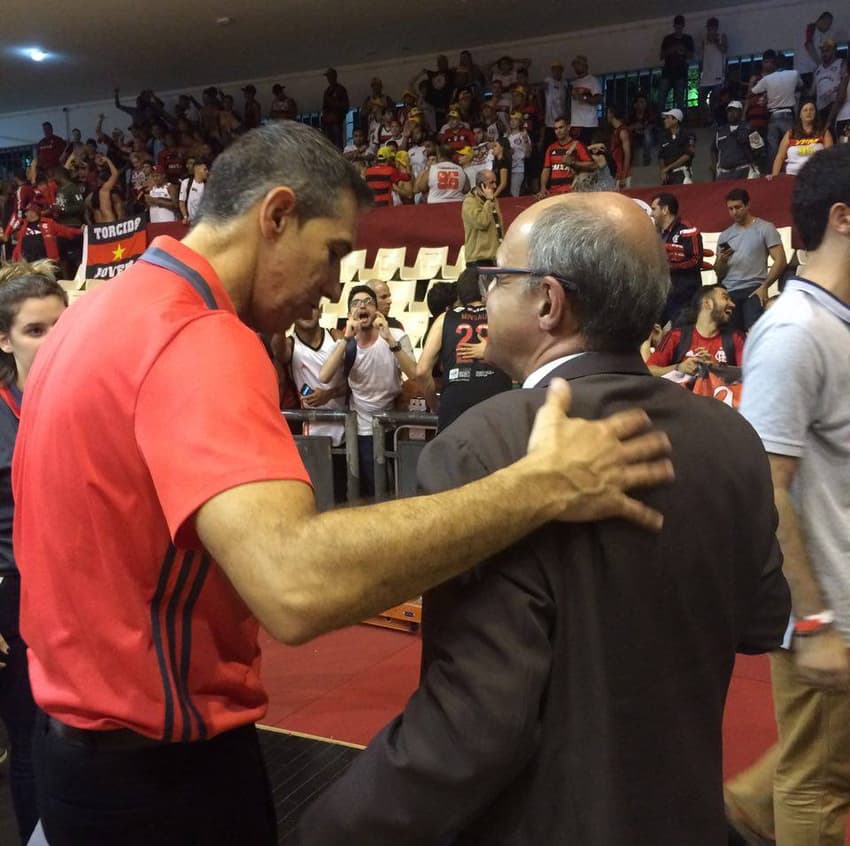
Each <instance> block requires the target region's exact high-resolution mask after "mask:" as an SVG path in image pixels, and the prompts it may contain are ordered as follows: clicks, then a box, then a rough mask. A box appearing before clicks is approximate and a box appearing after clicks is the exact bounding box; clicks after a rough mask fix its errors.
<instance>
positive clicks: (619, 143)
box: [605, 105, 632, 189]
mask: <svg viewBox="0 0 850 846" xmlns="http://www.w3.org/2000/svg"><path fill="white" fill-rule="evenodd" d="M605 117H606V120H607V121H608V125H609V126H610V127H611V143H610V144H609V145H608V149H609V150H610V153H611V158H612V159H613V160H614V177H615V178H616V180H617V187H618V188H621V189H623V188H631V185H632V135H631V132H629V128H628V126H626V121H625V119H624V115H623V110H622V109H621V108H620V107H619V106H615V105H609V106H608V111H607V113H606V115H605Z"/></svg>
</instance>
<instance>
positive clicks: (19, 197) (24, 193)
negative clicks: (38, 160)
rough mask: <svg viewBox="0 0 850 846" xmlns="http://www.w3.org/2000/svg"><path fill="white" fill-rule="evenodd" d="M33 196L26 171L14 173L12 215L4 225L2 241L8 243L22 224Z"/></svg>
mask: <svg viewBox="0 0 850 846" xmlns="http://www.w3.org/2000/svg"><path fill="white" fill-rule="evenodd" d="M33 196H34V195H33V188H32V185H31V184H30V181H29V179H28V178H27V173H26V171H25V170H17V171H15V197H14V204H13V206H12V213H11V214H10V215H9V221H8V223H7V224H6V230H5V232H4V235H5V239H4V240H7V241H8V240H9V239H10V238H11V237H12V235H13V234H14V233H15V232H17V231H18V229H19V228H20V226H21V224H22V223H23V222H24V213H25V212H26V209H27V206H28V205H29V204H30V203H31V202H32V201H33Z"/></svg>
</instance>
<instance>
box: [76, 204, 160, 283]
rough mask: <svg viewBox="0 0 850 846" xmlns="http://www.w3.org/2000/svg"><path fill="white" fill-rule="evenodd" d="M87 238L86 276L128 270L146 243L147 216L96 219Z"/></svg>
mask: <svg viewBox="0 0 850 846" xmlns="http://www.w3.org/2000/svg"><path fill="white" fill-rule="evenodd" d="M86 234H87V237H86V239H85V253H84V255H85V258H84V260H83V266H84V267H85V274H86V279H112V277H113V276H117V275H118V274H119V273H120V272H121V271H122V270H126V269H127V268H128V267H129V266H130V265H131V264H132V263H133V262H134V261H135V260H136V259H137V258H138V257H139V256H140V255H141V254H142V253H143V252H144V251H145V247H146V246H147V236H146V234H145V219H144V218H143V217H142V216H141V215H140V216H138V217H130V218H127V219H126V220H117V221H115V223H95V224H94V225H93V226H89V227H88V231H87V233H86Z"/></svg>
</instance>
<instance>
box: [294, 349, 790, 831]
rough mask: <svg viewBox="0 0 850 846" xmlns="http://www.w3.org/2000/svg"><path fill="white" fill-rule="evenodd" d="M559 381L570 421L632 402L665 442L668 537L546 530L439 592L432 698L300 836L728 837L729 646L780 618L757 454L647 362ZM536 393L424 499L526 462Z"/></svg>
mask: <svg viewBox="0 0 850 846" xmlns="http://www.w3.org/2000/svg"><path fill="white" fill-rule="evenodd" d="M552 375H560V376H563V377H565V378H567V379H569V380H570V381H571V386H572V389H573V405H572V409H571V412H570V413H571V414H572V415H574V416H577V417H585V418H598V417H602V416H605V415H608V414H611V413H613V412H615V411H618V410H621V409H624V408H629V407H635V406H637V407H642V408H644V409H645V410H646V411H647V412H648V413H649V415H650V417H651V418H652V421H653V423H654V425H655V426H656V427H657V428H659V429H661V430H663V431H665V432H667V433H668V435H669V437H670V440H671V442H672V445H673V461H674V466H675V470H676V480H675V482H673V483H672V484H670V485H667V486H664V487H659V488H655V489H652V490H649V491H646V492H644V493H643V494H642V498H643V499H644V500H645V501H646V502H648V503H649V504H651V505H652V506H654V507H655V508H658V509H660V511H661V512H662V513H663V514H664V517H665V522H664V528H663V530H662V531H661V532H660V533H659V534H653V533H650V532H647V531H643V530H641V529H638V528H636V527H634V526H632V525H631V524H629V523H626V522H624V521H622V520H608V521H605V522H601V523H588V524H558V523H550V524H548V525H546V526H544V527H543V528H541V529H539V530H538V531H536V532H534V533H533V534H532V535H530V536H529V537H527V538H525V539H524V540H523V541H521V542H519V543H517V544H515V545H514V546H513V547H511V548H510V549H508V550H506V551H505V552H504V553H502V554H500V555H498V556H496V557H495V558H494V559H493V560H491V561H489V562H485V563H484V564H482V565H480V566H478V567H476V568H475V569H474V570H472V571H470V572H468V573H466V574H464V575H463V576H460V577H458V578H456V579H453V580H451V581H450V582H447V583H446V584H444V585H442V586H440V587H438V588H436V589H435V590H432V591H431V592H430V593H428V594H427V595H426V597H425V607H424V609H423V660H422V676H421V681H420V687H419V689H418V690H417V691H416V693H415V694H414V695H413V696H412V697H411V699H410V701H409V702H408V704H407V707H406V708H405V711H404V713H403V714H402V715H401V716H400V717H398V718H397V719H396V720H394V721H393V722H392V723H391V724H390V725H389V726H387V727H386V728H385V729H384V730H383V731H382V732H381V733H380V734H379V735H378V736H377V737H376V738H375V739H374V740H373V742H372V743H371V744H370V746H369V747H368V749H367V750H366V751H365V752H363V753H362V754H361V755H360V756H359V757H358V758H357V760H356V761H355V762H354V764H353V765H352V767H351V768H350V770H349V771H348V772H347V773H346V774H345V776H343V778H342V779H341V780H340V781H339V782H337V783H336V784H334V785H332V786H331V788H330V789H329V790H328V791H327V792H326V793H325V794H323V795H322V796H320V797H319V799H318V801H317V802H316V803H315V805H314V806H313V807H312V808H311V809H310V810H309V811H308V812H307V814H306V815H305V817H304V818H303V820H302V826H301V832H302V836H303V842H304V843H307V844H336V843H352V844H354V843H356V844H360V843H363V844H367V843H368V844H370V846H378V844H398V843H400V842H404V843H405V844H487V846H492V844H510V846H522V844H529V846H530V844H535V846H540V844H546V845H547V846H550V844H571V846H630V844H634V846H658V844H663V843H664V844H666V843H687V844H688V846H721V844H725V843H726V826H725V820H724V813H723V797H722V774H721V722H722V717H723V706H724V701H725V697H726V691H727V687H728V684H729V679H730V677H731V673H732V668H733V664H734V660H735V652H736V651H743V652H761V651H765V650H769V649H774V648H776V647H777V646H778V645H779V644H780V642H781V638H782V634H783V631H784V629H785V626H786V623H787V621H788V615H789V611H790V597H789V592H788V586H787V584H786V582H785V579H784V577H783V575H782V571H781V563H782V561H781V554H780V552H779V548H778V544H777V542H776V537H775V530H776V522H777V520H776V512H775V509H774V505H773V490H772V485H771V478H770V470H769V465H768V461H767V457H766V455H765V452H764V449H763V448H762V446H761V443H760V441H759V439H758V436H757V435H756V434H755V432H754V431H753V429H752V428H751V427H750V426H749V424H748V423H747V422H746V421H745V420H744V418H743V417H741V416H740V415H739V414H737V413H736V412H735V411H733V410H731V409H729V408H728V407H726V406H725V405H724V404H723V403H720V402H717V401H716V400H713V399H706V398H701V397H695V396H693V395H692V394H690V393H689V392H688V391H686V390H683V389H682V388H681V387H678V386H676V385H673V384H671V383H670V382H668V381H666V380H663V379H656V378H653V377H651V376H650V375H649V373H648V372H647V370H646V368H645V366H644V364H643V362H642V361H641V360H640V359H639V358H638V357H637V356H632V355H611V354H603V353H587V354H585V355H583V356H581V357H579V358H577V359H573V360H572V361H569V362H567V363H565V364H563V365H562V366H561V367H560V368H558V369H557V370H556V371H555V372H554V373H553V374H552ZM550 378H551V377H550ZM546 383H548V379H547V380H546ZM543 397H544V391H543V390H540V389H531V390H522V391H511V392H508V393H504V394H500V395H498V396H496V397H493V398H492V399H490V400H488V401H486V402H485V403H482V404H481V405H479V406H476V407H474V408H472V409H471V410H470V411H468V412H466V414H464V415H463V416H461V417H460V418H459V419H458V421H456V422H455V423H454V424H453V425H452V426H450V427H448V428H447V429H446V431H445V432H444V433H442V434H441V435H440V436H439V437H438V438H436V439H435V440H434V441H433V442H432V443H431V444H430V445H429V446H428V447H427V449H426V450H425V452H424V454H423V456H422V458H421V460H420V465H419V473H420V478H421V482H422V485H423V487H424V488H425V489H426V490H427V491H438V490H444V489H447V488H452V487H456V486H458V485H461V484H463V483H465V482H468V481H470V480H472V479H476V478H480V477H483V476H486V475H487V474H488V473H491V472H493V471H494V470H496V469H498V468H500V467H504V466H505V465H507V464H509V463H511V462H512V461H514V460H516V459H518V458H520V457H521V456H522V455H524V454H525V451H526V443H527V440H528V435H529V432H530V429H531V426H532V423H533V420H534V415H535V412H536V411H537V409H538V408H539V406H540V404H541V403H542V401H543Z"/></svg>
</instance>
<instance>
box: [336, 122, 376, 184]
mask: <svg viewBox="0 0 850 846" xmlns="http://www.w3.org/2000/svg"><path fill="white" fill-rule="evenodd" d="M342 154H343V155H344V156H345V158H347V159H348V161H350V162H351V163H352V164H354V165H356V166H357V167H358V169H359V170H360V171H361V173H362V172H363V170H364V169H365V168H366V167H368V166H369V165H370V164H371V163H372V162H373V161H374V159H375V151H374V150H373V149H372V145H371V144H369V143H368V141H367V140H366V132H365V131H364V130H363V129H362V128H361V127H359V126H358V127H356V128H355V129H354V131H353V132H352V135H351V143H350V144H348V145H347V146H346V147H345V148H344V149H343V151H342Z"/></svg>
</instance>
